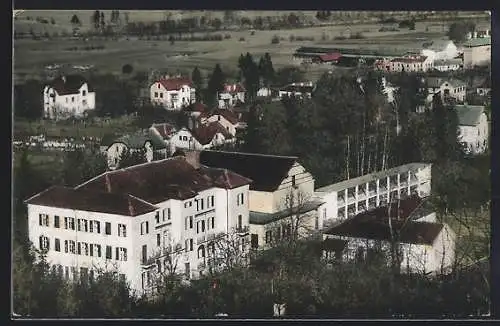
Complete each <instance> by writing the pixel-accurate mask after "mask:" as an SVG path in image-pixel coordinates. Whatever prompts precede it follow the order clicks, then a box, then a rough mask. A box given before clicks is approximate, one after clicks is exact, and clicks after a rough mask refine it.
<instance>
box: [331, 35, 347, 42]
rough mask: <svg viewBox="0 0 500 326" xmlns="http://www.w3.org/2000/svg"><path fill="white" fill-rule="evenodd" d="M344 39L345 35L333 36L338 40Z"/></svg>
mask: <svg viewBox="0 0 500 326" xmlns="http://www.w3.org/2000/svg"><path fill="white" fill-rule="evenodd" d="M345 39H346V37H345V36H335V37H334V40H337V41H339V40H345Z"/></svg>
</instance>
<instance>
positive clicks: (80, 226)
mask: <svg viewBox="0 0 500 326" xmlns="http://www.w3.org/2000/svg"><path fill="white" fill-rule="evenodd" d="M76 222H77V223H76V230H78V231H80V232H89V233H101V222H100V221H96V220H86V219H82V218H79V219H77V220H76ZM38 224H39V225H40V226H47V227H49V226H50V217H49V215H48V214H39V215H38ZM54 227H55V228H57V229H58V228H61V217H60V216H58V215H54ZM64 229H66V230H75V218H74V217H64ZM104 234H105V235H111V234H112V231H111V223H110V222H105V224H104ZM117 234H118V236H119V237H126V236H127V226H126V225H125V224H120V223H119V224H118V232H117Z"/></svg>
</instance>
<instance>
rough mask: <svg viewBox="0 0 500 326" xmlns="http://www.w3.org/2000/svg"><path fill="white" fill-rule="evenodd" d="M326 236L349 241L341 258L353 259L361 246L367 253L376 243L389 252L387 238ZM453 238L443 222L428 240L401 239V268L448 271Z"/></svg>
mask: <svg viewBox="0 0 500 326" xmlns="http://www.w3.org/2000/svg"><path fill="white" fill-rule="evenodd" d="M414 223H419V222H414ZM325 238H331V239H339V240H346V241H348V242H347V247H346V249H345V250H344V253H343V259H344V260H353V259H355V257H356V254H357V253H359V250H360V249H361V250H362V252H363V254H364V256H366V253H367V250H368V249H371V248H374V247H376V246H377V245H379V244H381V245H382V249H383V250H384V252H386V253H389V252H390V243H389V242H388V241H379V240H371V239H364V238H353V237H345V236H334V235H326V236H325ZM455 240H456V235H455V232H453V230H452V229H451V228H450V227H449V226H448V225H447V224H443V227H442V229H441V232H439V234H438V235H437V236H436V237H435V238H434V240H433V241H432V243H431V244H415V243H400V244H399V252H400V253H401V265H400V267H401V272H403V273H418V274H427V273H431V274H440V273H442V272H443V273H447V272H448V271H450V268H451V267H452V266H453V264H454V262H455ZM386 259H387V263H388V264H389V263H390V255H389V254H387V257H386Z"/></svg>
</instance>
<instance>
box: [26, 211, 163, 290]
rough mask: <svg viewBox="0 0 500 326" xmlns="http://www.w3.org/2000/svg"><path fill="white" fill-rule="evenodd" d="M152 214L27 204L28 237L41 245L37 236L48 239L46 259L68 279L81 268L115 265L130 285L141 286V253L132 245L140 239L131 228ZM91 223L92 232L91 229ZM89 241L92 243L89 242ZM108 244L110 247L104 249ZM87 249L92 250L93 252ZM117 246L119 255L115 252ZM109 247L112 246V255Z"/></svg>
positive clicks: (112, 266) (74, 275)
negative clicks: (102, 211)
mask: <svg viewBox="0 0 500 326" xmlns="http://www.w3.org/2000/svg"><path fill="white" fill-rule="evenodd" d="M40 214H44V215H47V216H48V217H47V220H46V221H47V222H48V223H47V224H45V220H44V221H42V224H43V225H40ZM55 216H58V217H59V227H58V228H56V227H55V226H54V220H55V219H56V217H55ZM152 216H154V213H149V214H145V215H142V216H135V217H130V216H121V215H114V214H105V213H98V212H88V211H79V210H73V209H64V208H56V207H46V206H39V205H28V223H29V224H28V227H29V239H30V241H31V242H32V243H33V244H34V245H35V247H37V248H38V249H40V247H39V243H40V237H42V236H43V237H46V238H47V239H48V243H49V249H48V252H47V262H48V263H49V264H51V265H56V266H57V267H59V266H61V267H62V270H63V275H64V276H66V277H69V278H70V279H74V278H75V277H78V275H80V274H81V272H82V270H81V268H84V269H87V271H88V272H90V271H91V270H96V269H104V270H107V269H114V268H117V270H118V272H119V273H120V274H123V275H125V276H126V278H127V279H128V280H129V281H130V283H131V287H132V288H133V289H136V290H137V289H140V287H139V284H140V283H139V282H140V278H138V276H139V275H140V256H139V253H138V252H137V250H135V248H139V246H138V244H139V243H138V240H139V239H138V237H136V236H134V231H133V230H134V229H136V228H137V225H138V224H140V223H141V221H144V220H147V219H148V218H151V217H152ZM42 219H45V217H43V218H42ZM82 219H83V220H86V221H87V222H86V223H87V228H86V229H87V232H85V225H83V221H82ZM79 220H80V223H81V224H80V231H79V230H78V223H79ZM91 223H92V232H91V231H90V224H91ZM107 223H109V225H110V228H111V234H106V224H107ZM119 224H121V225H124V226H125V230H126V231H125V232H126V233H125V236H123V233H120V235H118V225H119ZM97 225H99V226H97ZM97 231H100V232H99V233H98V232H97ZM56 239H58V240H56ZM56 241H59V248H57V247H56V246H57V244H56ZM79 244H80V245H79ZM91 244H92V246H90V245H91ZM78 247H80V254H78ZM91 247H92V248H91ZM107 247H110V248H111V249H107ZM122 248H123V249H125V251H123V250H122ZM57 249H59V251H58V250H57ZM90 249H92V250H93V252H92V253H91V252H90ZM117 249H118V257H117V255H116V254H117ZM109 250H111V257H110V256H109V253H110V252H109Z"/></svg>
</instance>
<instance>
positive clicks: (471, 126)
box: [454, 105, 489, 154]
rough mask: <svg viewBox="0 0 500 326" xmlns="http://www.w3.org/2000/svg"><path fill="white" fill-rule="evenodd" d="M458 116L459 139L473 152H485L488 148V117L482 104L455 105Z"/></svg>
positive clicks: (467, 149) (468, 150)
mask: <svg viewBox="0 0 500 326" xmlns="http://www.w3.org/2000/svg"><path fill="white" fill-rule="evenodd" d="M454 108H455V110H456V111H457V116H458V129H459V136H458V137H459V138H458V139H459V141H460V142H462V143H463V144H464V145H465V147H466V151H467V152H469V153H471V154H480V153H483V152H484V151H485V150H486V149H487V148H488V138H489V125H488V117H487V116H486V112H485V111H484V106H481V105H455V107H454Z"/></svg>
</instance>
